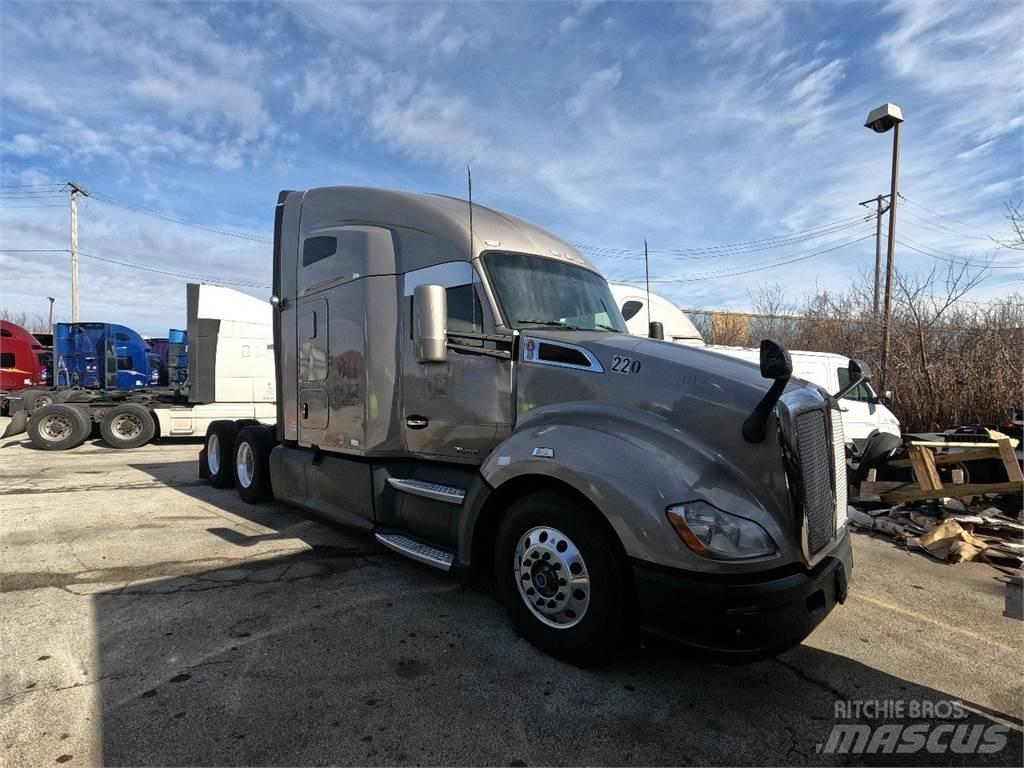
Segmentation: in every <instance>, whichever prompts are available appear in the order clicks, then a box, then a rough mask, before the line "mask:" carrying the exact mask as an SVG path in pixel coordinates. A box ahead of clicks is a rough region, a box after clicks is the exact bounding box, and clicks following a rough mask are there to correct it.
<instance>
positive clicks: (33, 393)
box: [21, 389, 53, 413]
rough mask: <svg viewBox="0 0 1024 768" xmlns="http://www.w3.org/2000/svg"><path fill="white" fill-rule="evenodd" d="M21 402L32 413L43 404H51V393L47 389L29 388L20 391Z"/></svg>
mask: <svg viewBox="0 0 1024 768" xmlns="http://www.w3.org/2000/svg"><path fill="white" fill-rule="evenodd" d="M21 399H22V402H23V403H24V404H25V409H26V410H27V411H28V412H29V413H32V412H33V411H36V410H39V409H40V408H42V407H43V406H44V405H52V404H53V394H52V393H51V392H48V391H47V390H45V389H44V390H38V389H30V390H27V391H25V392H23V393H22V395H21Z"/></svg>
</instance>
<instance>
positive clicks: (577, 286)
mask: <svg viewBox="0 0 1024 768" xmlns="http://www.w3.org/2000/svg"><path fill="white" fill-rule="evenodd" d="M482 258H483V263H484V267H485V268H486V269H487V274H488V276H489V277H490V279H491V285H492V286H493V288H494V291H495V293H496V294H497V298H498V304H499V305H501V311H502V312H503V313H504V315H505V322H506V323H507V324H508V325H509V326H510V327H512V328H520V329H522V328H550V329H552V330H556V331H557V330H559V329H564V330H569V331H611V332H615V333H626V323H625V321H624V320H623V319H622V314H621V313H620V312H619V309H618V307H617V306H616V305H615V299H613V298H612V293H611V291H610V290H609V288H608V283H607V282H605V280H604V278H603V277H601V276H600V275H597V274H595V273H593V272H591V271H590V270H589V269H584V268H583V267H577V266H575V265H574V264H567V263H565V262H564V261H556V260H554V259H546V258H543V257H541V256H528V255H526V254H524V253H495V252H492V253H485V254H484V255H483V257H482Z"/></svg>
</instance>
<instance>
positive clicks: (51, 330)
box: [46, 296, 55, 333]
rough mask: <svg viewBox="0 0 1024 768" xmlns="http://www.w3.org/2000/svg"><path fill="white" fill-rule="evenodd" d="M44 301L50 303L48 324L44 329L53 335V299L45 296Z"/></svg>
mask: <svg viewBox="0 0 1024 768" xmlns="http://www.w3.org/2000/svg"><path fill="white" fill-rule="evenodd" d="M46 300H47V301H48V302H50V322H48V323H47V324H46V327H47V328H49V329H50V333H53V302H54V301H55V299H54V298H53V296H47V297H46Z"/></svg>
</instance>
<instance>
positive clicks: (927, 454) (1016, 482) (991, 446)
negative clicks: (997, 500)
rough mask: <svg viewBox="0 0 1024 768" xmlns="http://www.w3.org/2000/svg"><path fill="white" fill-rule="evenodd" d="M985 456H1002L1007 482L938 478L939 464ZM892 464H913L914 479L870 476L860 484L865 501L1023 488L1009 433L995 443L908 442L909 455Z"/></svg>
mask: <svg viewBox="0 0 1024 768" xmlns="http://www.w3.org/2000/svg"><path fill="white" fill-rule="evenodd" d="M950 448H962V449H967V450H962V451H961V452H960V453H948V452H947V451H948V450H949V449H950ZM983 459H1000V460H1001V461H1002V463H1003V467H1004V468H1005V469H1006V478H1007V480H1006V482H1005V483H967V484H963V483H954V484H951V485H947V486H944V485H943V484H942V480H941V479H940V478H939V470H938V468H937V465H939V464H960V463H962V462H970V461H980V460H983ZM889 466H890V467H910V468H911V469H912V470H913V472H914V480H915V481H916V484H914V483H880V482H876V481H874V473H873V472H872V473H870V474H869V478H870V479H869V480H867V481H865V482H863V483H861V484H860V488H859V489H858V493H859V496H860V498H861V499H862V500H864V501H885V502H899V501H915V500H919V499H937V498H940V497H942V496H951V497H953V498H967V497H971V496H980V495H982V494H985V493H1013V492H1014V491H1016V492H1018V493H1021V492H1024V473H1022V472H1021V469H1020V464H1018V463H1017V456H1016V454H1014V452H1013V444H1012V443H1011V442H1010V438H1008V437H1000V438H998V439H997V440H996V442H995V443H942V442H924V441H917V442H911V443H908V444H907V458H906V459H898V460H896V461H890V462H889Z"/></svg>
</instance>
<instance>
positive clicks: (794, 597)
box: [633, 534, 853, 661]
mask: <svg viewBox="0 0 1024 768" xmlns="http://www.w3.org/2000/svg"><path fill="white" fill-rule="evenodd" d="M852 571H853V551H852V549H851V546H850V536H849V534H847V535H846V536H844V537H843V538H842V539H841V540H840V541H839V543H838V544H837V545H836V548H835V550H833V551H832V552H831V553H830V554H829V555H828V557H826V558H825V559H824V560H822V561H821V562H820V563H818V565H816V566H815V567H814V568H813V569H811V570H800V571H796V572H788V573H782V574H779V572H777V571H776V572H774V573H773V574H772V575H770V576H768V577H767V578H765V577H764V576H763V575H762V576H759V575H758V574H752V575H743V576H709V575H705V574H695V573H691V572H686V571H678V570H675V569H667V568H660V567H657V566H652V565H650V564H648V563H642V562H634V563H633V576H634V579H635V582H636V586H637V593H638V597H639V600H640V612H641V613H640V617H641V626H642V627H643V629H644V630H645V631H646V632H650V633H653V634H656V635H661V636H663V637H668V638H670V639H672V640H676V641H679V642H682V643H684V644H685V645H688V646H691V647H695V648H699V649H702V650H706V651H712V652H714V654H715V655H716V656H724V657H729V656H732V657H735V659H736V660H744V661H747V660H752V659H755V658H765V657H769V656H774V655H776V654H779V653H781V652H782V651H785V650H786V649H788V648H791V647H793V646H794V645H797V644H798V643H799V642H800V641H801V640H803V639H804V638H805V637H807V635H809V634H810V633H811V631H812V630H813V629H814V628H815V627H817V626H818V624H820V623H821V622H822V620H823V619H824V618H825V617H826V616H827V615H828V614H829V612H830V611H831V610H832V608H833V607H834V606H835V604H836V603H842V602H845V601H846V585H847V580H848V579H849V577H850V573H851V572H852Z"/></svg>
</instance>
